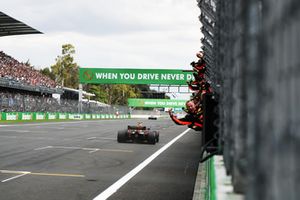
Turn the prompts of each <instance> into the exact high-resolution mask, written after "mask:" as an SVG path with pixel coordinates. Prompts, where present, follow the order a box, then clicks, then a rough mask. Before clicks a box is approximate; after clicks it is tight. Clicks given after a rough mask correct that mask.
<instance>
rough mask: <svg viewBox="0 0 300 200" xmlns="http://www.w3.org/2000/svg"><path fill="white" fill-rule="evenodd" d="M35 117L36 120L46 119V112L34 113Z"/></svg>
mask: <svg viewBox="0 0 300 200" xmlns="http://www.w3.org/2000/svg"><path fill="white" fill-rule="evenodd" d="M34 116H35V117H34V118H33V119H36V120H44V119H45V114H44V113H34Z"/></svg>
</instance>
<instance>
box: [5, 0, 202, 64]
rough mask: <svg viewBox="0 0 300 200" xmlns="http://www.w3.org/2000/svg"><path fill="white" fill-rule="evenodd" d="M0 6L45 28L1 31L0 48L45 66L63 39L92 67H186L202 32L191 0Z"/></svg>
mask: <svg viewBox="0 0 300 200" xmlns="http://www.w3.org/2000/svg"><path fill="white" fill-rule="evenodd" d="M1 8H2V9H1V11H2V12H4V13H5V14H7V15H9V16H11V17H13V18H15V19H17V20H20V21H22V22H24V23H25V24H27V25H29V26H31V27H33V28H35V29H37V30H39V31H41V32H43V33H44V34H33V35H22V36H20V35H19V36H7V37H0V50H2V51H4V52H5V53H6V54H8V55H10V56H12V57H14V58H15V59H17V60H18V61H20V62H26V61H27V60H29V62H30V64H31V65H33V66H35V68H37V69H40V68H45V67H50V66H51V65H53V64H54V63H55V58H56V57H57V56H58V55H61V46H62V45H63V44H68V43H70V44H72V45H73V46H74V47H75V50H76V54H75V55H74V58H75V62H76V63H77V64H78V65H79V66H80V67H92V68H149V69H191V66H190V65H189V64H190V63H191V62H192V61H193V60H196V57H195V54H196V52H197V51H199V50H200V47H201V42H200V39H201V37H202V35H201V32H200V27H201V24H200V22H199V20H198V16H199V15H200V9H199V8H198V6H197V1H196V0H42V1H41V0H9V1H3V2H1Z"/></svg>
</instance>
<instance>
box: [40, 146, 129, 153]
mask: <svg viewBox="0 0 300 200" xmlns="http://www.w3.org/2000/svg"><path fill="white" fill-rule="evenodd" d="M44 149H73V150H83V151H88V152H89V153H94V152H96V151H107V152H123V153H132V152H133V151H131V150H123V149H99V148H82V147H65V146H46V147H40V148H36V149H34V150H36V151H38V150H44Z"/></svg>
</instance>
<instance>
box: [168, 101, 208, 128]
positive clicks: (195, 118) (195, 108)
mask: <svg viewBox="0 0 300 200" xmlns="http://www.w3.org/2000/svg"><path fill="white" fill-rule="evenodd" d="M186 107H187V115H186V116H185V117H183V118H180V119H178V118H177V117H176V116H175V115H174V114H173V113H172V110H169V115H170V117H171V119H172V120H173V121H174V122H175V124H177V125H187V126H188V127H189V128H192V129H195V130H197V131H200V130H202V127H203V122H202V117H201V116H202V110H201V106H199V105H196V104H195V102H194V101H193V100H190V101H188V102H186Z"/></svg>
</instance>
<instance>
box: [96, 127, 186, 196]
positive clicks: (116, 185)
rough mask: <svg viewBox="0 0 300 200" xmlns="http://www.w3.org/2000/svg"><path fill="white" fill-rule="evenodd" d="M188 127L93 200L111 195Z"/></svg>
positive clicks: (182, 134) (179, 136) (183, 133)
mask: <svg viewBox="0 0 300 200" xmlns="http://www.w3.org/2000/svg"><path fill="white" fill-rule="evenodd" d="M189 130H190V129H187V130H185V131H184V132H182V133H181V134H180V135H178V136H177V137H175V138H174V139H173V140H171V141H170V142H168V143H167V144H166V145H165V146H163V147H162V148H160V149H159V150H158V151H156V152H155V153H154V154H152V155H151V156H150V157H148V158H147V159H146V160H144V161H143V162H142V163H141V164H139V165H138V166H137V167H135V168H134V169H133V170H131V171H130V172H128V173H127V174H126V175H125V176H123V177H122V178H120V179H119V180H118V181H117V182H115V183H114V184H112V185H111V186H110V187H108V188H107V189H106V190H104V191H103V192H102V193H101V194H99V195H98V196H96V197H95V198H94V200H105V199H107V198H109V197H110V196H111V195H113V194H114V193H115V192H116V191H117V190H118V189H120V188H121V187H122V186H123V185H124V184H125V183H127V182H128V181H129V180H130V179H131V178H133V177H134V176H135V175H136V174H137V173H139V172H140V171H141V170H142V169H144V168H145V167H146V166H147V165H148V164H149V163H150V162H152V161H153V160H154V159H155V158H156V157H157V156H159V155H160V154H161V153H162V152H164V151H165V150H166V149H168V148H169V147H170V146H171V145H172V144H173V143H175V142H176V141H177V140H178V139H179V138H181V137H182V136H184V135H185V134H186V133H187V132H188V131H189Z"/></svg>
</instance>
